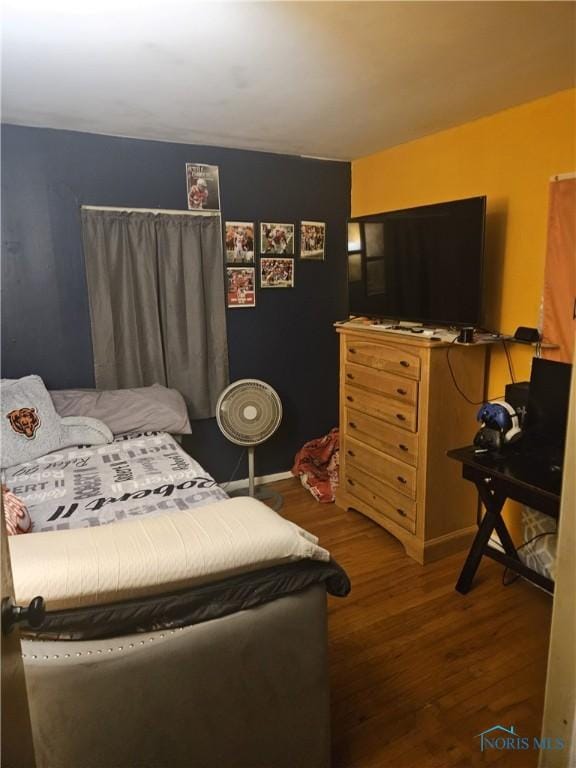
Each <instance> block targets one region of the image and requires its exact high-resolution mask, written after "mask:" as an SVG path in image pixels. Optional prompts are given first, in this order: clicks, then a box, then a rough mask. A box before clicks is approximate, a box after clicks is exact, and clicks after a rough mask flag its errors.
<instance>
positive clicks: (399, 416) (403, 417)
mask: <svg viewBox="0 0 576 768" xmlns="http://www.w3.org/2000/svg"><path fill="white" fill-rule="evenodd" d="M396 418H397V419H398V421H406V416H403V415H402V414H401V413H397V414H396Z"/></svg>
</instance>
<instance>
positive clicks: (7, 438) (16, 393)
mask: <svg viewBox="0 0 576 768" xmlns="http://www.w3.org/2000/svg"><path fill="white" fill-rule="evenodd" d="M0 403H1V420H2V426H1V428H0V434H1V436H2V460H1V462H0V464H1V466H2V467H11V466H13V465H14V464H22V463H23V462H25V461H33V460H34V459H37V458H38V457H39V456H44V454H45V453H50V452H51V451H57V450H58V448H60V445H61V444H60V417H59V416H58V414H57V413H56V409H55V408H54V404H53V403H52V400H51V399H50V395H49V394H48V390H47V389H46V387H45V386H44V382H43V381H42V379H41V378H40V376H24V378H22V379H13V380H10V381H3V382H2V387H1V393H0Z"/></svg>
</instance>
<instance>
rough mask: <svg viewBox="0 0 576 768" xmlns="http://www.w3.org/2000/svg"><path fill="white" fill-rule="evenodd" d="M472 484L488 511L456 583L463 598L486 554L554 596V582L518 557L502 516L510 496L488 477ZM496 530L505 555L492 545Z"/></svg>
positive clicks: (476, 480)
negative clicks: (492, 536) (491, 537)
mask: <svg viewBox="0 0 576 768" xmlns="http://www.w3.org/2000/svg"><path fill="white" fill-rule="evenodd" d="M469 479H472V478H469ZM473 482H474V484H475V485H476V487H477V489H478V493H479V495H480V499H481V500H482V503H483V504H484V506H485V508H486V514H485V515H484V518H483V519H482V522H481V523H480V527H479V528H478V533H477V534H476V538H475V539H474V541H473V542H472V546H471V547H470V551H469V553H468V556H467V558H466V562H465V563H464V567H463V568H462V572H461V573H460V577H459V579H458V581H457V583H456V591H457V592H460V594H462V595H465V594H466V593H467V592H469V590H470V588H471V586H472V581H473V579H474V576H475V574H476V571H477V570H478V566H479V565H480V560H481V559H482V556H483V555H486V556H487V557H490V558H491V559H492V560H496V561H497V562H499V563H501V564H502V565H504V566H506V567H507V568H509V569H510V570H511V571H513V572H514V573H517V574H518V575H520V576H523V577H524V578H526V579H528V580H529V581H531V582H533V583H534V584H536V585H538V586H539V587H541V588H542V589H545V590H546V591H547V592H550V593H551V594H552V593H553V592H554V582H553V581H552V580H551V579H548V578H546V577H545V576H542V575H541V574H539V573H538V572H537V571H534V570H533V569H532V568H530V567H528V566H527V565H525V564H524V563H523V562H522V561H521V560H520V558H519V556H518V552H517V551H516V547H515V546H514V542H513V541H512V538H511V536H510V534H509V532H508V529H507V528H506V524H505V522H504V520H503V519H502V516H501V512H502V507H503V506H504V502H505V501H506V498H507V494H506V493H503V492H501V491H499V490H498V489H497V488H494V487H493V486H494V484H493V482H492V480H491V478H489V477H483V478H482V479H479V478H474V479H473ZM494 530H495V531H496V533H497V534H498V537H499V539H500V542H501V543H502V547H503V549H504V552H502V551H500V550H499V549H496V548H495V547H494V546H490V544H489V542H490V536H491V535H492V532H493V531H494Z"/></svg>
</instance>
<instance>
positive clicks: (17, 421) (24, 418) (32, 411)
mask: <svg viewBox="0 0 576 768" xmlns="http://www.w3.org/2000/svg"><path fill="white" fill-rule="evenodd" d="M6 418H7V419H8V420H9V422H10V426H11V427H12V429H13V430H14V432H16V433H17V434H19V435H24V437H27V438H28V439H29V440H32V439H33V438H34V437H35V435H36V430H37V429H38V427H39V426H40V419H39V417H38V414H37V413H36V408H17V409H16V410H14V411H10V413H8V414H7V415H6Z"/></svg>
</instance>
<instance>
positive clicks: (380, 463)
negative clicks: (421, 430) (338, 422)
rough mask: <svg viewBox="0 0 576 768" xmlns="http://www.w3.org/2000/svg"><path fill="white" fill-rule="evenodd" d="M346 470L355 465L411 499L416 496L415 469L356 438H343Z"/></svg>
mask: <svg viewBox="0 0 576 768" xmlns="http://www.w3.org/2000/svg"><path fill="white" fill-rule="evenodd" d="M344 451H345V463H346V472H348V470H349V468H350V467H357V468H358V469H361V470H362V471H364V472H366V474H368V475H371V476H372V477H374V478H376V479H377V480H380V481H381V482H382V483H385V484H386V485H389V486H390V487H391V488H394V489H395V490H397V491H399V492H400V493H402V494H403V495H405V496H408V497H410V498H411V499H415V498H416V470H415V469H414V467H411V466H410V465H409V464H405V463H404V462H403V461H397V460H396V459H393V458H392V457H391V456H386V455H385V454H383V453H380V451H375V450H374V449H373V448H369V447H368V446H367V445H364V444H363V443H359V442H358V441H357V440H353V439H352V438H350V437H346V438H345V440H344Z"/></svg>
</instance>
